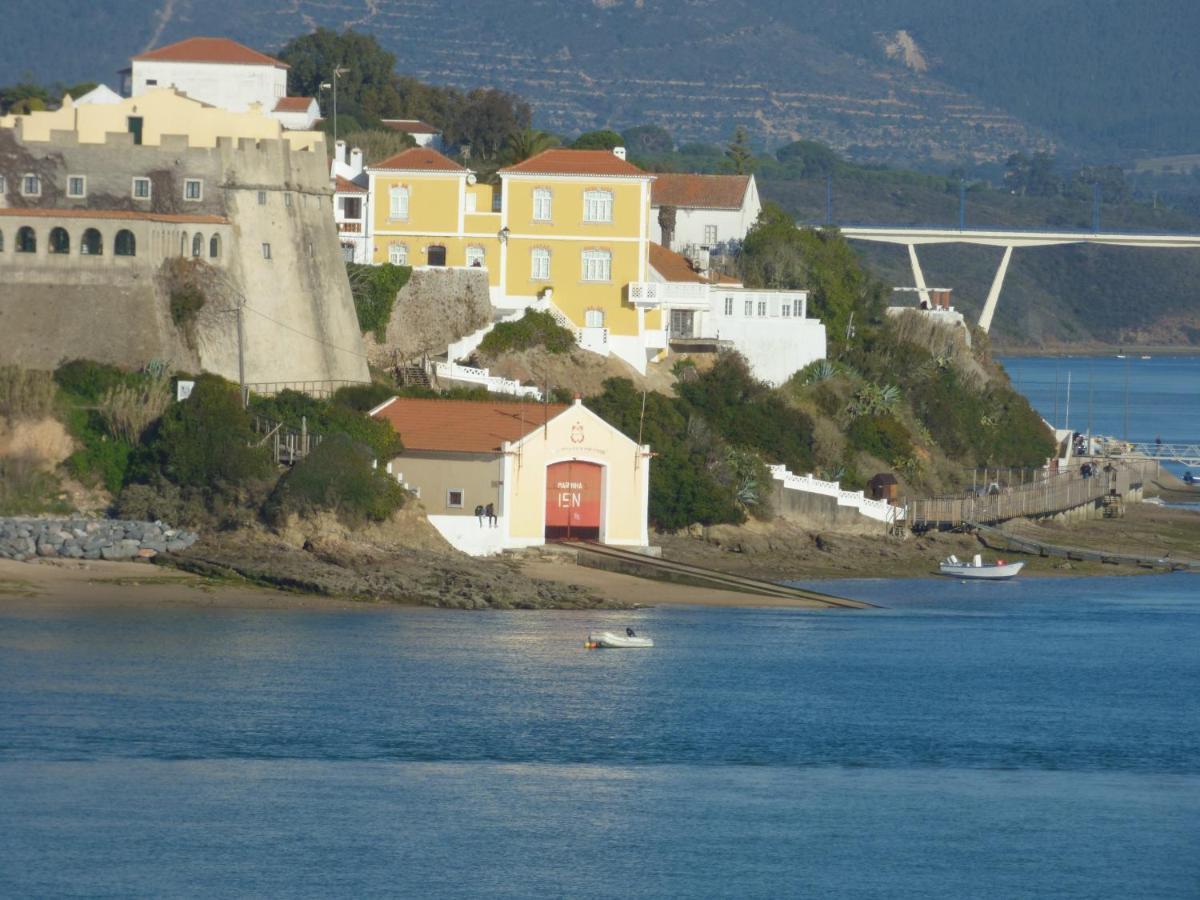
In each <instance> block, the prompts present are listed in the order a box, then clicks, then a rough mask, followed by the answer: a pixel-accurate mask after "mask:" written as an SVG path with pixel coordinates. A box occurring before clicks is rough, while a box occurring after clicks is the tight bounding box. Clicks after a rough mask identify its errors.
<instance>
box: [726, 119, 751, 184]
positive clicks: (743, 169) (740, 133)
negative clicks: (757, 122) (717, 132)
mask: <svg viewBox="0 0 1200 900" xmlns="http://www.w3.org/2000/svg"><path fill="white" fill-rule="evenodd" d="M725 156H726V157H727V158H728V159H729V161H730V162H731V163H733V171H734V172H736V173H737V174H738V175H748V174H750V172H751V170H752V169H753V168H754V151H753V150H751V149H750V136H749V135H748V134H747V133H746V128H745V126H743V125H739V126H738V127H737V128H736V129H735V130H734V132H733V140H732V141H730V142H729V145H728V146H727V147H726V148H725Z"/></svg>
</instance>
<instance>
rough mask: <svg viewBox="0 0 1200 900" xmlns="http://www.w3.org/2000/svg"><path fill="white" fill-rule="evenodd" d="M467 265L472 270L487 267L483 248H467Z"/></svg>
mask: <svg viewBox="0 0 1200 900" xmlns="http://www.w3.org/2000/svg"><path fill="white" fill-rule="evenodd" d="M467 265H468V266H470V267H471V268H472V269H479V268H482V267H483V266H486V265H487V258H486V256H485V254H484V250H483V248H482V247H468V248H467Z"/></svg>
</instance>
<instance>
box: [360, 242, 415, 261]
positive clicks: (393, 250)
mask: <svg viewBox="0 0 1200 900" xmlns="http://www.w3.org/2000/svg"><path fill="white" fill-rule="evenodd" d="M351 247H353V244H352V245H351ZM388 262H389V263H391V264H392V265H393V266H407V265H408V244H388Z"/></svg>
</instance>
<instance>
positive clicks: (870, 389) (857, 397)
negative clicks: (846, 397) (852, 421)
mask: <svg viewBox="0 0 1200 900" xmlns="http://www.w3.org/2000/svg"><path fill="white" fill-rule="evenodd" d="M899 402H900V388H898V387H896V385H894V384H887V385H884V386H883V387H880V386H879V385H877V384H874V383H872V382H868V383H867V384H864V385H863V386H862V387H860V388H859V389H858V390H857V391H855V392H854V398H853V399H852V400H851V401H850V405H849V406H848V407H847V408H846V411H847V412H848V413H849V414H850V416H851V418H858V417H859V416H878V415H882V414H884V413H887V412H891V410H892V409H893V408H894V407H895V406H896V404H897V403H899Z"/></svg>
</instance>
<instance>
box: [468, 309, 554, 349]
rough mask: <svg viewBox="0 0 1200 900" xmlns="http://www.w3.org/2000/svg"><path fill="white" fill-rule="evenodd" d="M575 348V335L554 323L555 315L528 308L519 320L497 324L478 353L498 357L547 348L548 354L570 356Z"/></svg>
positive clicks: (480, 346)
mask: <svg viewBox="0 0 1200 900" xmlns="http://www.w3.org/2000/svg"><path fill="white" fill-rule="evenodd" d="M574 346H575V336H574V335H573V334H571V332H569V331H567V329H565V328H563V327H562V326H561V325H559V324H558V323H557V322H555V321H554V316H552V315H550V313H548V312H538V311H536V310H533V309H527V310H525V315H523V316H522V317H521V318H519V319H517V321H515V322H500V323H499V324H497V325H496V327H495V328H493V329H492V330H491V331H489V332H488V333H487V334H486V335H485V336H484V338H483V341H482V342H481V343H480V345H479V351H480V352H481V353H485V354H489V355H497V354H500V353H508V352H514V351H521V350H528V349H530V348H531V347H545V348H546V351H547V352H549V353H569V352H570V351H571V349H572V348H573V347H574Z"/></svg>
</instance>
